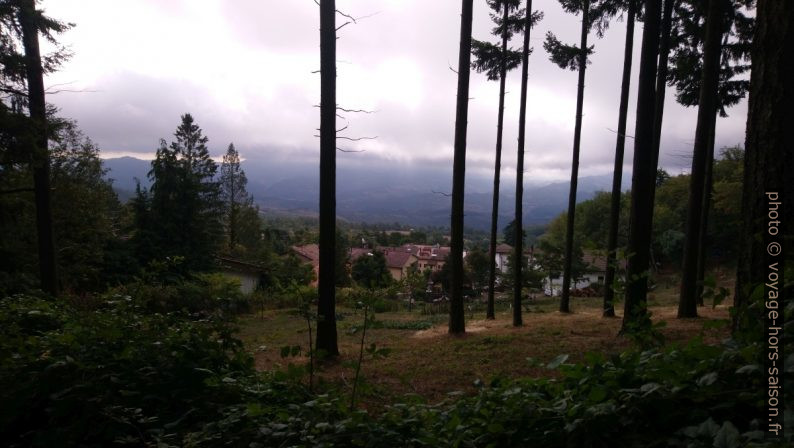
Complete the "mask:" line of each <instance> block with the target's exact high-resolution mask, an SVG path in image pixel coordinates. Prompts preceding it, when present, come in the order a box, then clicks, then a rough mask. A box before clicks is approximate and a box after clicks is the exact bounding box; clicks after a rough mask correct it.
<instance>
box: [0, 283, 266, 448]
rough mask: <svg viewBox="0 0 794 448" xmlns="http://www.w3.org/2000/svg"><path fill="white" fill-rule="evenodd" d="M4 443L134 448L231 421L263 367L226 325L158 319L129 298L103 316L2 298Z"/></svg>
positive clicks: (113, 301)
mask: <svg viewBox="0 0 794 448" xmlns="http://www.w3.org/2000/svg"><path fill="white" fill-rule="evenodd" d="M0 331H2V338H0V366H1V367H2V368H0V402H2V403H3V406H2V412H0V440H4V441H5V443H6V444H7V446H12V447H13V446H47V447H49V446H75V445H81V446H109V445H112V444H118V443H122V444H124V443H126V444H131V445H134V446H143V445H147V444H152V443H154V442H156V441H163V442H169V441H171V440H173V439H175V438H177V434H173V432H174V431H172V430H171V429H172V428H186V427H190V426H191V425H194V424H196V423H197V422H204V421H207V420H215V419H220V418H223V415H222V414H221V413H220V412H219V411H220V410H221V409H222V408H224V407H226V406H229V405H232V404H233V403H237V402H239V400H240V396H241V392H240V391H239V389H240V386H238V385H237V383H238V382H249V383H250V382H252V381H253V379H254V378H255V372H254V369H253V362H252V359H251V358H250V356H249V355H247V354H246V353H245V352H244V351H243V350H242V344H241V343H240V341H238V340H236V339H234V338H232V331H233V328H232V327H230V326H229V324H228V323H226V322H224V321H219V320H212V319H204V320H202V321H191V320H186V319H185V318H184V317H181V316H179V315H174V314H159V313H158V314H148V313H146V312H145V310H144V309H143V308H142V307H140V306H138V305H137V304H136V302H135V301H133V300H132V299H131V298H129V297H126V296H111V297H107V298H106V300H105V301H104V303H103V304H102V306H101V307H100V308H99V309H97V310H94V311H80V310H77V309H75V308H73V307H70V306H69V305H67V304H66V303H65V302H63V301H56V300H54V299H43V298H37V297H30V296H14V297H7V298H4V299H2V300H0Z"/></svg>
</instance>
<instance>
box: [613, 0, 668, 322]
mask: <svg viewBox="0 0 794 448" xmlns="http://www.w3.org/2000/svg"><path fill="white" fill-rule="evenodd" d="M660 3H661V0H645V26H644V28H643V31H642V49H641V53H640V73H639V81H638V86H637V87H638V92H637V122H636V125H635V130H634V163H633V168H632V179H631V214H630V223H631V224H630V228H629V245H628V253H629V261H628V268H627V273H626V280H627V285H626V297H625V309H624V312H623V329H622V331H623V332H628V331H636V330H638V329H639V328H645V327H647V326H648V325H649V324H650V320H649V317H648V313H647V294H648V268H649V265H650V249H651V229H652V223H653V204H652V198H653V191H654V189H655V188H656V174H657V169H656V166H655V165H654V161H655V160H656V158H657V156H654V154H653V126H654V115H655V109H656V107H655V101H656V92H655V86H654V84H655V79H656V62H657V57H658V52H659V31H660V23H659V22H660V15H661V4H660Z"/></svg>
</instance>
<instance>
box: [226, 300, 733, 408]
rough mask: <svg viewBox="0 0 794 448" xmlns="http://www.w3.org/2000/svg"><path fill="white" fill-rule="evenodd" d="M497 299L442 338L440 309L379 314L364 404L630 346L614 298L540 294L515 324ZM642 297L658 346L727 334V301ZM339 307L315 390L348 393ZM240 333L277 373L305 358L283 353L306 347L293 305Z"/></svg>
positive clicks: (441, 392) (433, 398) (357, 320)
mask: <svg viewBox="0 0 794 448" xmlns="http://www.w3.org/2000/svg"><path fill="white" fill-rule="evenodd" d="M499 298H500V297H498V299H499ZM501 298H502V301H498V302H497V304H498V305H497V313H496V320H486V319H485V313H484V309H483V308H482V306H481V305H477V306H475V307H474V308H473V309H469V311H467V313H466V334H465V335H462V336H452V335H449V334H448V333H447V318H448V316H447V315H446V314H443V313H434V312H433V311H434V310H433V309H432V308H430V307H426V308H425V309H424V310H423V309H422V307H415V308H414V309H413V310H412V311H411V312H408V311H407V310H406V311H399V312H384V313H378V314H377V315H376V319H377V320H378V321H380V322H381V324H382V325H381V328H368V329H367V332H366V340H365V346H369V345H370V344H372V343H374V344H376V346H377V347H378V348H389V349H390V350H391V352H390V353H389V354H388V356H386V357H385V358H380V359H372V358H371V357H370V356H369V355H367V354H366V353H365V355H364V362H363V366H362V369H361V374H362V376H363V378H364V384H365V385H366V387H365V388H364V390H363V391H364V395H363V397H362V399H363V404H364V405H365V406H366V407H368V408H372V409H377V408H379V407H380V406H383V405H385V404H389V403H393V402H396V401H405V400H406V398H407V397H406V395H413V396H419V397H421V398H422V399H424V400H426V401H429V402H438V401H441V400H443V399H444V398H446V397H447V396H448V394H449V393H451V392H455V391H459V392H463V393H473V392H474V391H475V390H476V388H475V386H474V382H475V380H478V379H479V380H482V381H484V382H485V383H486V384H487V383H488V382H489V381H491V380H492V379H494V378H517V377H542V376H545V377H550V376H554V375H555V374H556V371H554V370H549V369H546V368H545V367H539V366H537V365H536V364H537V363H533V362H530V361H528V358H531V359H533V360H536V361H538V362H540V363H547V362H549V361H550V360H552V359H554V358H555V357H556V356H558V355H560V354H568V355H569V356H570V357H569V359H568V362H577V361H582V360H584V356H585V354H586V353H588V352H598V353H602V354H605V355H610V354H617V353H620V352H621V351H623V350H625V349H626V348H629V347H630V346H631V345H632V343H631V341H629V340H628V339H627V338H625V337H622V336H619V335H618V332H619V330H620V326H621V321H622V319H621V315H622V305H623V304H622V303H620V304H618V305H617V307H616V311H617V315H618V317H617V318H603V317H602V316H601V307H602V299H601V298H594V297H591V298H572V303H571V309H572V313H570V314H562V313H560V312H558V311H557V307H558V304H559V298H556V297H554V298H552V297H541V298H537V299H534V300H532V301H530V302H529V303H528V304H527V305H526V306H525V310H524V312H523V321H524V325H523V326H522V327H518V328H516V327H513V326H512V311H511V310H510V309H509V305H508V299H507V297H506V296H503V297H501ZM648 304H649V309H650V311H651V312H652V319H653V321H654V322H661V321H664V322H665V324H664V326H662V327H661V328H660V331H661V333H662V334H663V335H664V337H665V341H666V344H675V343H685V342H686V341H689V340H691V339H693V338H697V337H701V338H703V339H704V341H706V342H711V343H717V342H718V341H720V340H722V339H724V338H725V337H727V336H728V327H727V325H715V323H718V322H719V321H723V323H724V322H727V319H728V318H729V313H728V305H727V304H722V305H719V306H717V307H715V308H712V307H711V306H709V305H707V306H704V307H700V308H699V309H698V313H699V316H700V317H699V318H696V319H677V318H676V312H677V290H676V289H674V288H671V287H668V288H666V289H660V290H657V291H655V292H654V293H651V294H649V303H648ZM339 314H340V315H341V317H342V319H341V320H339V321H338V322H337V325H338V333H339V338H338V339H339V351H340V354H341V356H340V358H339V360H338V361H336V362H323V363H321V366H320V367H319V368H318V369H317V372H316V376H317V378H319V379H320V381H321V382H324V383H325V386H322V387H329V386H330V387H341V388H343V389H345V390H350V388H351V387H352V383H353V377H354V374H355V361H356V360H357V359H358V353H359V347H360V343H361V333H360V331H359V332H357V333H355V334H352V335H351V334H349V332H350V329H351V328H352V327H354V326H360V325H361V324H362V320H363V314H362V312H361V310H358V311H357V312H356V311H355V310H350V309H344V308H343V309H341V310H339ZM709 323H711V324H709ZM715 327H716V328H715ZM398 328H404V329H398ZM409 328H410V329H409ZM239 337H240V338H241V339H242V340H243V341H244V343H245V346H246V348H247V349H249V350H250V351H251V352H252V353H253V354H254V357H255V361H256V367H257V369H259V370H262V371H265V370H277V369H282V370H283V369H285V368H286V367H287V366H288V364H290V363H292V364H296V365H297V364H304V363H307V362H308V358H307V357H305V356H298V357H288V358H282V357H281V348H282V347H284V346H295V345H299V346H301V348H302V351H303V352H304V353H305V352H306V349H307V348H308V345H309V342H308V332H307V329H306V321H305V320H303V319H302V318H301V317H299V316H297V315H295V313H294V311H292V310H265V311H264V312H262V313H257V314H254V315H248V316H244V317H243V318H242V319H241V320H240V334H239ZM351 361H352V362H351ZM317 378H315V381H317ZM304 381H308V378H304Z"/></svg>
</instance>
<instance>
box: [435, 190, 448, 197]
mask: <svg viewBox="0 0 794 448" xmlns="http://www.w3.org/2000/svg"><path fill="white" fill-rule="evenodd" d="M430 191H432V192H433V193H435V194H440V195H441V196H446V197H451V196H452V194H450V193H444V192H443V191H436V190H430Z"/></svg>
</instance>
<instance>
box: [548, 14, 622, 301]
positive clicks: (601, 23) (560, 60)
mask: <svg viewBox="0 0 794 448" xmlns="http://www.w3.org/2000/svg"><path fill="white" fill-rule="evenodd" d="M560 4H561V5H562V7H563V9H564V10H565V11H567V12H570V13H573V14H579V13H581V14H582V27H581V39H580V44H579V46H578V47H577V46H575V45H566V44H564V43H562V42H560V41H559V40H558V39H557V37H556V36H555V35H554V33H552V32H548V33H547V34H546V41H545V42H544V43H543V48H545V49H546V51H547V52H548V53H549V59H550V60H551V61H552V62H554V63H555V64H557V65H558V66H559V67H560V68H563V69H565V68H567V69H570V70H577V71H578V72H579V83H578V88H577V91H576V121H575V125H574V135H573V160H572V161H571V188H570V192H569V195H568V226H567V232H566V241H565V261H564V269H563V280H562V296H561V298H560V312H563V313H569V312H570V311H571V310H570V305H569V302H570V288H571V264H572V254H573V233H574V219H575V215H576V190H577V185H578V179H579V146H580V143H581V136H582V109H583V106H584V82H585V70H586V68H587V64H588V60H587V57H588V56H589V55H590V54H592V53H593V46H592V45H591V46H589V47H588V46H587V37H588V34H589V33H590V30H591V29H592V28H593V27H595V28H596V33H597V35H598V36H599V37H601V36H603V33H604V31H605V29H606V27H607V26H608V24H609V21H608V20H609V18H610V17H611V16H613V15H614V14H615V13H616V5H615V4H613V3H612V2H608V1H601V2H598V1H597V0H593V1H591V0H560Z"/></svg>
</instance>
